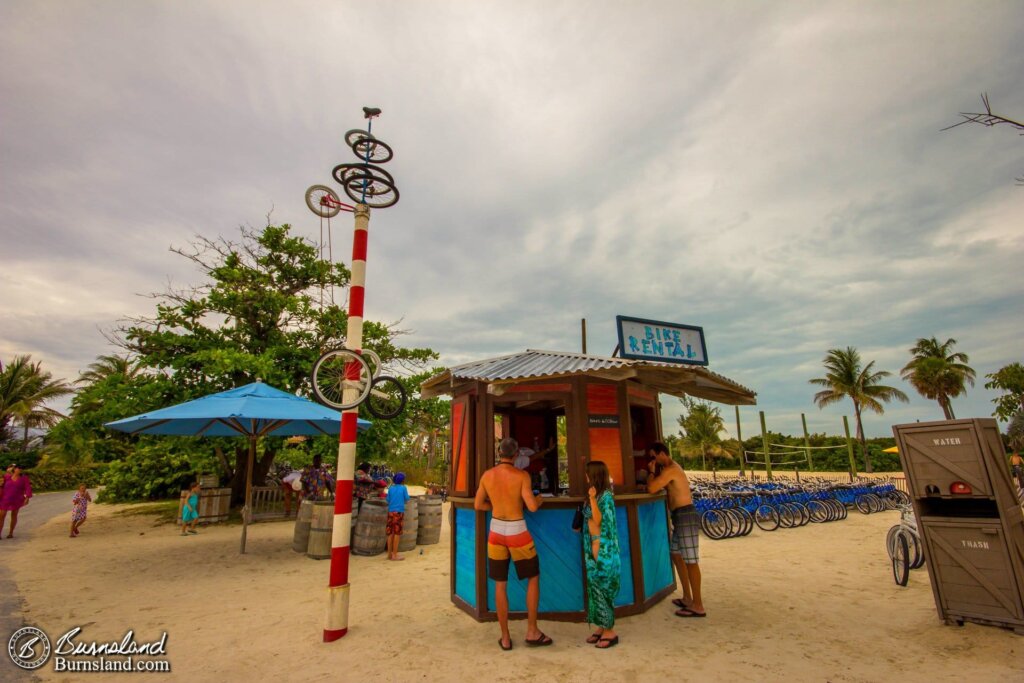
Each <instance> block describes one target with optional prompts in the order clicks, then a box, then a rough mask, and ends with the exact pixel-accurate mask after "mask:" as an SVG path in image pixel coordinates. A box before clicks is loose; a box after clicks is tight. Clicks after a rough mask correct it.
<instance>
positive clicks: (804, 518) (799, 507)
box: [790, 500, 811, 526]
mask: <svg viewBox="0 0 1024 683" xmlns="http://www.w3.org/2000/svg"><path fill="white" fill-rule="evenodd" d="M790 505H792V506H793V507H794V508H796V511H797V513H798V514H799V515H800V523H799V524H798V525H797V526H807V525H808V523H810V521H811V512H810V510H808V509H807V506H806V505H804V504H803V503H800V502H797V501H795V500H794V501H793V502H792V503H790Z"/></svg>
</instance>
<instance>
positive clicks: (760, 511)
mask: <svg viewBox="0 0 1024 683" xmlns="http://www.w3.org/2000/svg"><path fill="white" fill-rule="evenodd" d="M779 523H780V522H779V511H778V510H776V509H775V508H774V507H772V506H771V505H768V504H767V503H762V504H761V505H758V506H757V508H756V509H755V510H754V524H756V525H757V528H758V529H760V530H761V531H775V530H776V529H778V528H779Z"/></svg>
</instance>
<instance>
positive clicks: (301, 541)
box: [292, 500, 313, 553]
mask: <svg viewBox="0 0 1024 683" xmlns="http://www.w3.org/2000/svg"><path fill="white" fill-rule="evenodd" d="M312 520H313V501H311V500H304V501H302V504H301V505H299V514H298V516H296V518H295V533H294V534H293V536H292V550H294V551H295V552H297V553H304V552H306V550H307V549H308V548H309V528H310V524H311V522H312Z"/></svg>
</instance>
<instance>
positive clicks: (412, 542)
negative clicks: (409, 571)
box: [398, 496, 420, 553]
mask: <svg viewBox="0 0 1024 683" xmlns="http://www.w3.org/2000/svg"><path fill="white" fill-rule="evenodd" d="M418 501H419V496H413V497H412V498H410V499H409V502H408V503H406V504H405V519H404V520H403V521H402V537H401V538H400V539H398V550H399V552H403V553H407V552H409V551H411V550H415V549H416V535H417V533H418V532H419V526H420V524H419V523H420V507H419V502H418Z"/></svg>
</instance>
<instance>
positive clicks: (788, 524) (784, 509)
mask: <svg viewBox="0 0 1024 683" xmlns="http://www.w3.org/2000/svg"><path fill="white" fill-rule="evenodd" d="M776 509H777V510H778V511H779V526H780V527H782V528H783V529H792V528H793V527H795V526H796V516H797V513H796V512H795V511H794V510H793V508H791V507H789V506H788V505H786V504H785V503H782V504H781V505H779V506H777V507H776Z"/></svg>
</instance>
